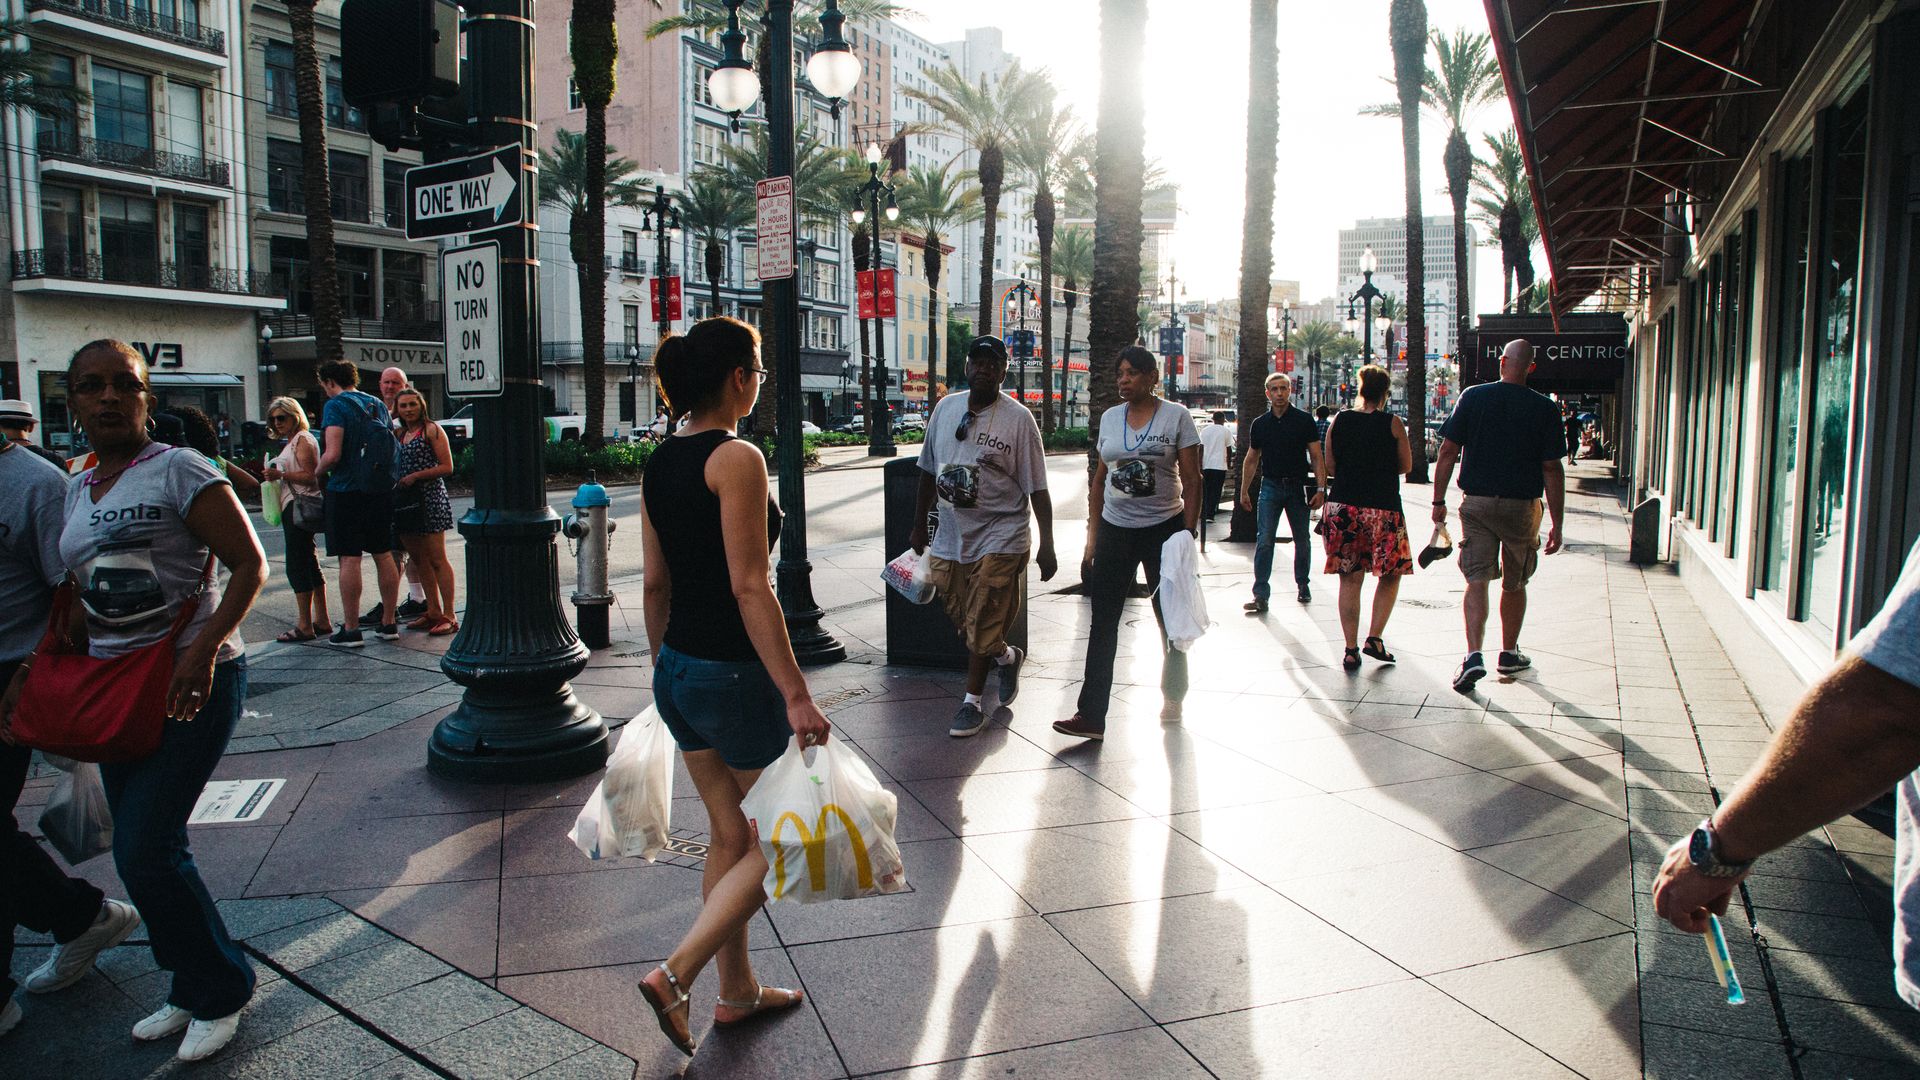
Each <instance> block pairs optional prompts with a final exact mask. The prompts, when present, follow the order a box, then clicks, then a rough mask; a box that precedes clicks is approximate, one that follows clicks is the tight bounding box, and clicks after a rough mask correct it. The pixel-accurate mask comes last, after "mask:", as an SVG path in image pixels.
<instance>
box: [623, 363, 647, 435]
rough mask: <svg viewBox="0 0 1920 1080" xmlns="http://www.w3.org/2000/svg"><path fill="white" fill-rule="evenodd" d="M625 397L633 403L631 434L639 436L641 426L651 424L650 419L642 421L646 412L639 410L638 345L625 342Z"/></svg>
mask: <svg viewBox="0 0 1920 1080" xmlns="http://www.w3.org/2000/svg"><path fill="white" fill-rule="evenodd" d="M627 397H628V399H629V400H631V401H632V402H633V434H634V435H638V434H640V428H641V426H642V425H644V424H646V423H649V422H651V419H652V418H651V417H649V418H648V419H647V420H642V419H641V417H642V416H644V415H646V411H645V410H643V409H642V408H640V343H639V342H637V341H629V342H627Z"/></svg>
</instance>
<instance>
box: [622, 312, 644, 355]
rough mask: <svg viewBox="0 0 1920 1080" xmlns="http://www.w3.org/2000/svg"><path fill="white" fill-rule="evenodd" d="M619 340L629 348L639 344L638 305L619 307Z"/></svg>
mask: <svg viewBox="0 0 1920 1080" xmlns="http://www.w3.org/2000/svg"><path fill="white" fill-rule="evenodd" d="M620 340H621V341H622V342H624V343H625V344H627V345H629V346H635V345H638V344H640V305H639V304H621V305H620Z"/></svg>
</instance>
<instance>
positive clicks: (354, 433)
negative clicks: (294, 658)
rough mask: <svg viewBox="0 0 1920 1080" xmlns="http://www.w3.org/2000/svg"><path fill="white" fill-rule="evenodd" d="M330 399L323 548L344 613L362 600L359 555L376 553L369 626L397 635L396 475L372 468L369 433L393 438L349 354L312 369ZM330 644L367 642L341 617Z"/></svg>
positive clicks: (323, 418) (323, 462)
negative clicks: (376, 590)
mask: <svg viewBox="0 0 1920 1080" xmlns="http://www.w3.org/2000/svg"><path fill="white" fill-rule="evenodd" d="M317 374H318V376H319V379H320V388H321V389H323V390H325V391H326V392H327V405H326V408H325V409H324V410H322V411H321V414H320V422H321V424H322V425H323V427H324V428H325V433H324V438H325V442H324V443H323V444H322V446H321V450H320V470H319V471H320V475H322V476H324V477H326V480H327V495H326V499H327V554H328V555H330V556H332V557H333V558H335V559H338V560H339V563H340V604H341V611H342V613H343V614H344V615H345V616H346V617H347V618H348V619H351V618H352V617H353V613H354V612H355V611H356V610H358V609H359V607H360V587H361V582H360V559H361V557H362V556H363V555H371V556H373V566H374V576H375V580H376V581H378V583H379V586H380V603H381V608H380V610H381V611H382V612H383V613H384V614H382V615H378V616H376V617H375V622H374V632H375V633H376V634H378V635H379V636H380V637H381V638H384V639H385V640H387V641H392V640H394V639H395V638H398V637H399V636H400V622H399V615H398V614H397V611H396V609H397V608H398V607H399V604H398V600H399V594H400V567H399V565H398V564H397V563H395V562H394V559H393V478H392V475H391V473H389V472H387V471H384V470H382V469H380V468H378V467H377V465H376V456H375V454H374V453H373V452H372V450H373V446H372V440H374V439H379V438H382V437H384V438H387V439H392V438H393V433H392V432H393V429H392V424H391V421H390V419H389V418H388V415H387V408H386V406H385V405H382V404H381V403H380V402H379V401H378V400H376V399H374V398H372V397H370V396H368V395H366V394H363V393H361V392H360V391H359V390H357V389H355V387H356V386H358V385H359V383H360V369H359V368H356V367H354V366H353V364H352V363H350V362H348V361H346V360H330V361H328V362H326V363H324V364H321V365H320V370H319V372H318V373H317ZM327 643H328V644H329V645H337V646H340V647H341V648H347V649H357V648H359V647H360V646H361V645H362V644H364V643H365V638H364V637H363V635H362V634H361V631H360V627H358V626H354V625H349V624H347V623H346V622H344V621H343V622H342V624H341V626H340V629H339V630H337V631H335V632H334V634H333V636H332V637H329V638H328V639H327Z"/></svg>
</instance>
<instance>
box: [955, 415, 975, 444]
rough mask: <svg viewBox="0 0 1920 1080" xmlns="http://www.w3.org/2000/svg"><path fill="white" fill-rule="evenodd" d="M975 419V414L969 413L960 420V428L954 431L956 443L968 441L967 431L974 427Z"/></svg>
mask: <svg viewBox="0 0 1920 1080" xmlns="http://www.w3.org/2000/svg"><path fill="white" fill-rule="evenodd" d="M973 417H974V414H973V413H968V414H967V415H965V416H963V417H961V418H960V424H959V426H957V427H955V428H954V429H953V439H954V441H955V442H966V441H967V429H968V428H969V427H972V426H973Z"/></svg>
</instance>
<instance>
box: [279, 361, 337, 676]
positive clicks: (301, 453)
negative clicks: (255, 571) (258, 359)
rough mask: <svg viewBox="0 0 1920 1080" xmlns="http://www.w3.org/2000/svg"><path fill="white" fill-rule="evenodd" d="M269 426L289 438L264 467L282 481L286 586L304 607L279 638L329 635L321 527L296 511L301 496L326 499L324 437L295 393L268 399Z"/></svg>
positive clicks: (329, 623) (285, 640)
mask: <svg viewBox="0 0 1920 1080" xmlns="http://www.w3.org/2000/svg"><path fill="white" fill-rule="evenodd" d="M267 430H268V431H270V432H271V433H272V434H273V436H274V438H277V439H285V440H286V446H285V447H283V448H282V449H281V451H280V454H279V456H278V457H276V458H274V459H273V460H272V461H271V462H269V463H268V464H267V467H266V470H265V471H266V477H267V479H268V480H277V481H279V482H280V532H281V535H282V536H283V537H284V538H285V547H286V554H287V587H288V588H290V589H292V590H293V598H294V602H295V605H296V607H297V608H298V611H299V614H298V616H297V618H298V620H299V621H298V622H296V623H295V624H294V628H293V629H291V630H288V631H287V632H286V633H283V634H281V635H280V637H279V640H280V641H283V642H295V641H312V640H313V639H314V638H316V637H330V636H331V635H332V634H333V619H332V617H331V616H330V615H329V614H328V613H327V579H326V577H325V576H324V575H322V574H321V573H320V558H319V555H318V554H317V553H316V552H315V550H314V538H315V536H316V535H317V530H315V529H313V528H310V527H308V526H307V525H304V524H302V523H301V522H299V521H296V520H295V519H294V513H293V505H294V500H295V498H296V497H299V496H305V497H306V498H308V499H321V500H323V501H324V499H325V493H324V492H323V491H322V490H321V486H320V476H319V473H318V471H317V470H318V469H319V468H320V442H319V440H318V439H315V438H314V437H313V432H312V431H310V430H308V428H307V413H306V410H304V409H302V408H301V407H300V403H299V402H297V401H295V400H293V399H292V398H290V397H277V398H274V399H273V401H271V402H270V403H268V405H267ZM349 610H351V609H349ZM346 613H347V612H344V611H343V612H341V614H342V615H345V614H346Z"/></svg>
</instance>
